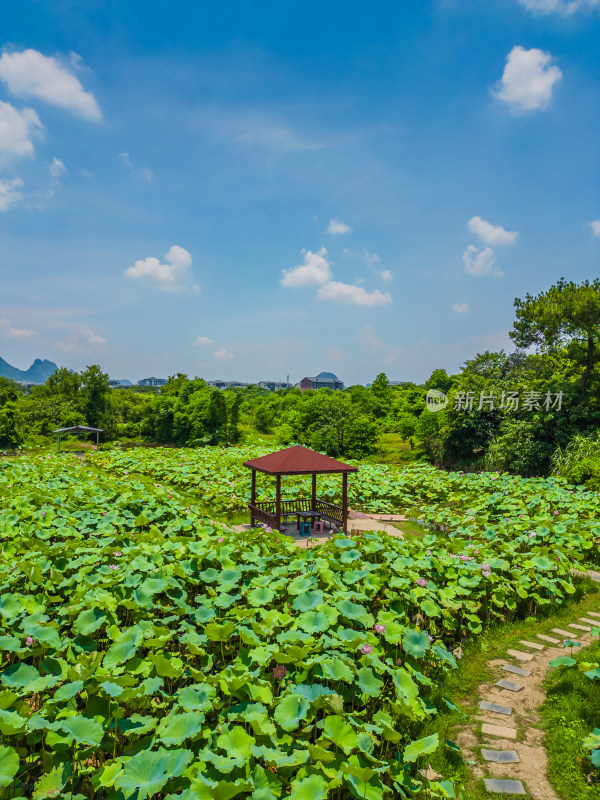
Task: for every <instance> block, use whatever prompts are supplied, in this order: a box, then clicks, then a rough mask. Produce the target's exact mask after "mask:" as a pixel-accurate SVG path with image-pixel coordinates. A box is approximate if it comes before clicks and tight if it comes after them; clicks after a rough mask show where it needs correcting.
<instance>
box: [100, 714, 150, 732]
mask: <svg viewBox="0 0 600 800" xmlns="http://www.w3.org/2000/svg"><path fill="white" fill-rule="evenodd" d="M156 723H157V720H156V719H154V717H149V716H143V715H142V714H132V715H131V716H130V717H126V718H125V719H118V720H117V728H118V729H119V730H120V731H121V733H122V734H123V736H132V735H133V734H135V735H136V736H140V735H141V734H143V733H149V732H150V731H152V730H154V728H155V727H156ZM111 727H114V726H111Z"/></svg>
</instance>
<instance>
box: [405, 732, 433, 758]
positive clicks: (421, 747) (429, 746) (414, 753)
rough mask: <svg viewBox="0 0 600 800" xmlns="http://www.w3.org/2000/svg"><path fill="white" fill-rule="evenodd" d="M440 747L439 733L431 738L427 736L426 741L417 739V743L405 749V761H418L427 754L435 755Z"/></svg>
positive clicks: (412, 743)
mask: <svg viewBox="0 0 600 800" xmlns="http://www.w3.org/2000/svg"><path fill="white" fill-rule="evenodd" d="M438 745H439V737H438V734H437V733H433V734H432V735H431V736H426V737H425V738H424V739H417V740H416V741H415V742H411V743H410V744H409V745H408V747H406V748H405V749H404V760H405V761H416V760H417V758H420V756H424V755H426V754H427V753H433V752H434V751H435V750H437V748H438Z"/></svg>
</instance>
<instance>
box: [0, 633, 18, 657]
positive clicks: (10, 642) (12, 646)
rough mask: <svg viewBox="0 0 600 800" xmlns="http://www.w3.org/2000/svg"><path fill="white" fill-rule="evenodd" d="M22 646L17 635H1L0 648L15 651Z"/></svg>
mask: <svg viewBox="0 0 600 800" xmlns="http://www.w3.org/2000/svg"><path fill="white" fill-rule="evenodd" d="M20 648H21V642H20V640H19V639H17V637H16V636H0V650H5V651H6V652H8V653H14V652H15V650H20Z"/></svg>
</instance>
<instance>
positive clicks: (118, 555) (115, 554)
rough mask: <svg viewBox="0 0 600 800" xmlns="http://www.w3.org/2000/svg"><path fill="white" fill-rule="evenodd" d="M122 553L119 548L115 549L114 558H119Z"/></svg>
mask: <svg viewBox="0 0 600 800" xmlns="http://www.w3.org/2000/svg"><path fill="white" fill-rule="evenodd" d="M122 555H123V553H122V552H121V551H120V550H115V552H114V553H113V556H115V558H120V557H121V556H122Z"/></svg>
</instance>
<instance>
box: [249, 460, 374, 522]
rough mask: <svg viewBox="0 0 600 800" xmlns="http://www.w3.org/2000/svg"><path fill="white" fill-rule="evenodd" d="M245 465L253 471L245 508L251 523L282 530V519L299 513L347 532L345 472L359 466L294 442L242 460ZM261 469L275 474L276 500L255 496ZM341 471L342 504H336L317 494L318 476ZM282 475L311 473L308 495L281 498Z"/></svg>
mask: <svg viewBox="0 0 600 800" xmlns="http://www.w3.org/2000/svg"><path fill="white" fill-rule="evenodd" d="M244 466H245V467H249V468H250V469H251V470H252V489H251V495H250V503H249V504H248V510H249V511H250V523H251V524H252V525H254V524H255V522H260V523H264V524H266V525H269V526H270V527H271V528H274V529H275V530H278V531H279V530H281V524H282V520H284V519H289V518H290V517H298V516H299V515H302V516H306V517H309V518H310V517H314V518H321V519H322V520H325V521H326V522H331V523H333V524H335V525H337V526H338V527H340V528H342V529H343V530H344V533H347V532H348V473H349V472H358V467H351V466H350V465H349V464H344V463H343V462H342V461H336V459H335V458H330V457H329V456H324V455H322V454H321V453H317V452H316V451H315V450H310V449H309V448H308V447H301V446H300V445H295V446H294V447H288V448H286V449H285V450H279V451H278V452H277V453H270V454H269V455H267V456H261V457H260V458H254V459H252V460H251V461H245V462H244ZM257 472H264V473H266V474H267V475H275V490H276V499H275V500H257V499H256V473H257ZM333 473H341V474H342V505H341V506H336V505H334V504H333V503H329V502H327V501H326V500H322V499H321V498H319V497H317V475H323V474H333ZM282 475H312V494H311V497H309V498H297V499H295V500H282V499H281V476H282Z"/></svg>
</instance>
